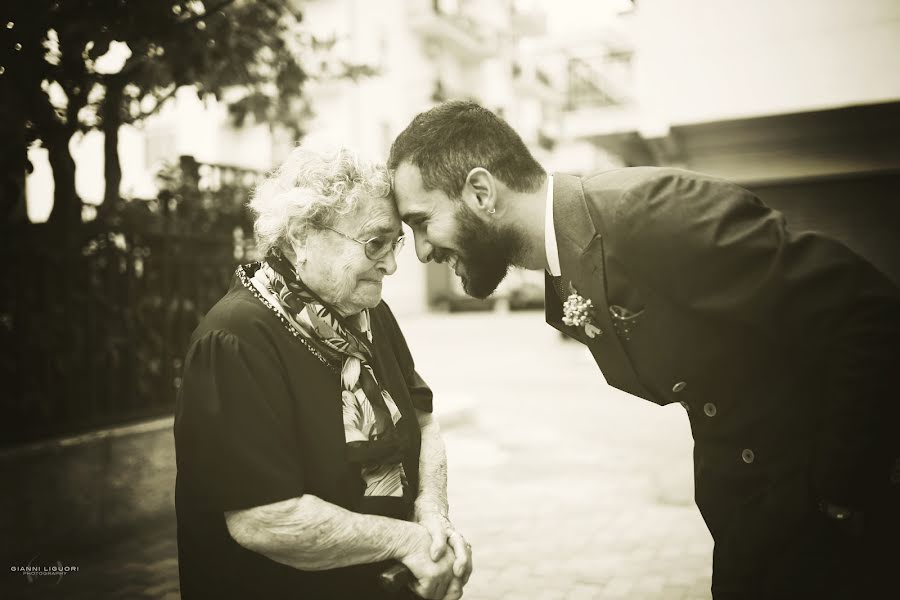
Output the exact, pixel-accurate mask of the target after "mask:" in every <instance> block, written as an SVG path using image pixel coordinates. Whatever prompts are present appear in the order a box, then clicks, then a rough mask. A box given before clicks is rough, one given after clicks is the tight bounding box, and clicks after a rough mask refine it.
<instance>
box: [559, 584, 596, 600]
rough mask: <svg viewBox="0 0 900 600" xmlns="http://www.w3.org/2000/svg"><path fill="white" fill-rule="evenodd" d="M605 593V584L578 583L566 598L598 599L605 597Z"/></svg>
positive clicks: (578, 599) (574, 599) (568, 599)
mask: <svg viewBox="0 0 900 600" xmlns="http://www.w3.org/2000/svg"><path fill="white" fill-rule="evenodd" d="M604 593H605V592H604V589H603V586H599V585H592V584H588V583H578V584H575V586H574V587H573V588H572V590H571V591H570V592H569V593H568V594H566V596H565V598H566V600H596V599H597V598H603V597H605V596H603V594H604Z"/></svg>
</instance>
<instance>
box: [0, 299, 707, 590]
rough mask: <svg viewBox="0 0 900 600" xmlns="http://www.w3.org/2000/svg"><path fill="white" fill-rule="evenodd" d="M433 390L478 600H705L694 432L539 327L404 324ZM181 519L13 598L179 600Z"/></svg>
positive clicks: (489, 317) (529, 316)
mask: <svg viewBox="0 0 900 600" xmlns="http://www.w3.org/2000/svg"><path fill="white" fill-rule="evenodd" d="M399 321H400V324H401V327H403V329H404V332H405V334H406V337H407V342H408V343H409V345H410V347H411V349H412V351H413V355H414V357H415V359H416V361H417V366H418V368H419V372H420V373H421V374H422V376H423V377H424V378H425V379H426V381H428V383H429V384H430V385H431V386H432V388H433V389H434V391H435V407H436V414H437V415H438V417H439V419H440V420H441V422H442V427H443V429H444V439H445V442H446V445H447V453H448V459H449V478H450V500H451V518H452V520H453V521H454V524H455V525H456V527H457V528H458V529H459V530H460V531H461V532H462V533H463V534H464V535H465V536H466V537H467V538H468V540H469V541H470V542H471V544H472V545H473V548H474V555H475V572H474V575H473V576H472V579H471V581H470V582H469V585H468V587H467V588H466V594H465V597H466V598H472V599H485V600H490V599H535V600H551V599H559V600H563V599H567V600H582V599H598V600H606V599H617V598H628V599H635V600H651V599H666V600H670V599H671V600H688V599H689V600H705V599H709V598H710V593H709V581H710V572H711V561H712V540H711V539H710V536H709V534H708V533H707V531H706V528H705V526H704V524H703V520H702V518H701V516H700V514H699V512H698V511H697V508H696V507H695V506H694V504H693V500H692V495H693V488H692V471H691V446H692V444H691V438H690V428H689V424H688V420H687V417H686V415H685V414H684V410H683V409H682V408H681V406H680V405H678V404H675V405H670V406H667V407H664V408H660V407H657V406H655V405H653V404H651V403H649V402H646V401H642V400H639V399H637V398H634V397H632V396H628V395H626V394H624V393H621V392H618V391H616V390H613V389H611V388H609V387H608V386H606V384H605V383H604V380H603V377H602V375H601V373H600V372H599V370H598V369H597V368H596V366H595V365H594V362H593V359H592V358H591V357H590V355H589V354H588V352H587V350H586V349H585V348H584V347H582V346H580V345H579V344H577V343H575V342H572V341H564V340H562V339H561V337H560V335H559V334H558V333H557V332H556V331H554V330H553V329H551V328H550V327H548V326H546V325H545V324H544V322H543V313H541V312H525V313H496V312H495V313H475V314H472V313H469V314H459V315H433V314H432V315H422V316H416V317H407V318H404V317H402V316H400V317H399ZM176 550H177V549H176V543H175V526H174V515H170V516H168V517H165V518H163V519H162V520H161V521H160V522H159V523H155V524H153V525H148V526H147V527H146V528H145V529H144V530H143V531H142V532H141V533H140V535H137V536H135V537H133V538H130V539H128V540H124V541H122V542H121V543H119V544H115V545H111V546H108V547H105V548H102V549H100V550H98V551H93V552H86V553H72V554H71V555H69V556H63V557H59V558H60V559H61V560H62V562H63V563H66V564H75V565H78V566H79V572H78V573H72V574H69V575H66V576H64V577H63V578H62V579H58V578H56V577H53V578H49V577H42V578H38V579H36V580H35V581H34V582H32V583H28V582H27V581H26V580H25V577H24V576H23V575H17V574H12V573H9V572H7V573H6V576H5V577H4V581H3V584H2V585H3V587H2V588H0V597H3V598H23V599H37V598H41V599H43V598H57V597H58V598H66V599H68V600H78V599H82V598H84V599H91V600H96V599H103V598H127V599H131V598H135V599H137V598H155V599H164V600H177V599H178V598H179V595H178V566H177V558H176V556H177V555H176Z"/></svg>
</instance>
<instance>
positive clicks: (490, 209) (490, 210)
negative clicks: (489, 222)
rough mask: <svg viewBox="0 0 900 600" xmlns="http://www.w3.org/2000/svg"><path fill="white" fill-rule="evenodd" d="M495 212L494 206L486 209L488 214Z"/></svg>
mask: <svg viewBox="0 0 900 600" xmlns="http://www.w3.org/2000/svg"><path fill="white" fill-rule="evenodd" d="M495 212H497V209H496V208H489V209H488V214H489V215H492V214H494V213H495Z"/></svg>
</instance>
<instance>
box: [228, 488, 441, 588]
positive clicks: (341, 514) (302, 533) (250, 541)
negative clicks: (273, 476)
mask: <svg viewBox="0 0 900 600" xmlns="http://www.w3.org/2000/svg"><path fill="white" fill-rule="evenodd" d="M225 522H226V524H227V526H228V531H229V533H230V534H231V536H232V537H233V538H234V539H235V541H237V542H238V543H239V544H241V545H242V546H244V547H246V548H248V549H250V550H253V551H254V552H258V553H260V554H262V555H264V556H266V557H268V558H270V559H271V560H274V561H276V562H279V563H282V564H285V565H289V566H291V567H294V568H297V569H302V570H305V571H320V570H324V569H334V568H338V567H346V566H350V565H358V564H364V563H373V562H379V561H382V560H388V559H398V560H402V559H403V558H404V557H405V556H406V555H408V554H409V553H410V552H411V551H412V549H413V548H414V547H415V545H416V543H417V542H421V539H417V536H418V538H421V536H422V534H423V533H424V530H422V531H418V530H417V528H418V526H417V525H415V524H413V523H408V522H406V521H399V520H396V519H390V518H387V517H380V516H376V515H363V514H359V513H354V512H351V511H349V510H345V509H343V508H341V507H339V506H337V505H334V504H331V503H330V502H326V501H324V500H322V499H320V498H317V497H316V496H312V495H309V494H307V495H304V496H300V497H298V498H291V499H290V500H284V501H282V502H276V503H273V504H268V505H265V506H258V507H255V508H251V509H247V510H242V511H234V512H229V513H225ZM418 529H421V528H418ZM426 535H427V534H426Z"/></svg>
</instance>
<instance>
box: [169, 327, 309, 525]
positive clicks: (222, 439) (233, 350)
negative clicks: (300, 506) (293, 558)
mask: <svg viewBox="0 0 900 600" xmlns="http://www.w3.org/2000/svg"><path fill="white" fill-rule="evenodd" d="M260 346H262V344H260ZM280 365H281V362H280V361H279V360H278V358H277V356H276V351H275V348H274V347H272V348H271V349H269V350H267V349H265V348H262V347H255V346H253V345H251V344H249V343H247V342H246V341H244V340H242V339H240V338H238V337H237V336H235V335H234V334H232V333H229V332H225V331H212V332H209V333H207V334H205V335H204V336H203V337H200V338H198V339H197V340H195V341H194V342H193V344H192V345H191V348H190V349H189V351H188V354H187V358H186V360H185V367H184V377H183V383H182V388H181V392H180V394H179V399H178V406H177V410H176V419H175V442H176V451H177V459H178V469H179V479H180V480H184V481H186V482H187V484H188V485H191V486H192V487H193V489H195V490H199V492H200V493H201V494H202V495H204V496H205V497H207V498H208V499H209V501H210V503H211V504H212V505H213V506H215V507H216V508H217V509H218V510H221V511H228V510H240V509H246V508H252V507H254V506H261V505H265V504H271V503H273V502H277V501H281V500H287V499H289V498H294V497H297V496H301V495H302V494H303V489H304V486H303V469H302V464H301V461H300V450H299V447H298V444H297V440H296V438H295V436H294V435H293V432H292V429H293V426H292V423H293V422H294V417H293V397H292V394H291V390H290V389H289V387H288V384H287V381H286V378H285V376H284V374H283V373H282V372H281V369H280Z"/></svg>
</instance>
